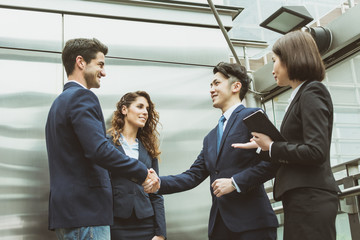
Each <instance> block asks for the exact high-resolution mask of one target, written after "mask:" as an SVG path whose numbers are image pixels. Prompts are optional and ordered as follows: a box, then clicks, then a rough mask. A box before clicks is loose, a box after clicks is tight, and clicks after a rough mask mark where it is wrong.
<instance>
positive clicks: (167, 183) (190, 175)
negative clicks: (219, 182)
mask: <svg viewBox="0 0 360 240" xmlns="http://www.w3.org/2000/svg"><path fill="white" fill-rule="evenodd" d="M208 176H209V172H208V171H207V169H206V166H205V161H204V154H203V150H202V151H201V152H200V154H199V156H198V157H197V159H196V160H195V162H194V163H193V164H192V165H191V167H190V168H189V169H188V170H187V171H185V172H183V173H181V174H178V175H169V176H162V177H160V179H161V186H160V190H159V193H160V194H171V193H177V192H183V191H186V190H190V189H192V188H194V187H196V186H198V185H199V184H200V183H202V182H203V181H204V180H205V179H206V178H207V177H208Z"/></svg>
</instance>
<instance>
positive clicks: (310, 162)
mask: <svg viewBox="0 0 360 240" xmlns="http://www.w3.org/2000/svg"><path fill="white" fill-rule="evenodd" d="M332 127H333V105H332V101H331V97H330V93H329V92H328V90H327V89H326V87H325V86H324V85H323V84H322V83H321V82H318V81H311V82H309V81H307V82H305V83H304V84H303V85H302V86H301V87H300V89H299V91H298V92H297V94H296V96H295V97H294V99H293V101H292V102H291V104H290V106H289V108H288V110H287V112H286V114H285V116H284V119H283V122H282V124H281V128H280V132H281V133H282V135H283V136H284V137H285V138H286V139H287V142H274V143H273V145H272V149H271V161H272V162H276V163H280V164H281V165H280V168H279V170H278V172H277V174H276V177H275V185H274V197H275V199H276V200H280V199H281V196H282V195H283V194H284V193H285V192H286V191H288V190H291V189H295V188H300V187H310V188H319V189H323V190H327V191H332V192H339V191H340V190H339V188H338V186H337V184H336V183H335V179H334V176H333V173H332V171H331V166H330V144H331V134H332Z"/></svg>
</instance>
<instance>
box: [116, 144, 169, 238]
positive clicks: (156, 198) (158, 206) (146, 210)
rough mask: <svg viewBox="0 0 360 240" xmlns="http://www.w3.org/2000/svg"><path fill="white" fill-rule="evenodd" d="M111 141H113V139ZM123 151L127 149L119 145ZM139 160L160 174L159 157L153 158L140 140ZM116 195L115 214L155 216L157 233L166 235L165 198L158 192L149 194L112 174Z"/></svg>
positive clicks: (125, 216) (122, 216)
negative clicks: (133, 213)
mask: <svg viewBox="0 0 360 240" xmlns="http://www.w3.org/2000/svg"><path fill="white" fill-rule="evenodd" d="M111 142H113V141H112V140H111ZM116 147H117V149H119V150H120V151H121V152H122V153H124V154H125V151H124V149H123V147H122V146H119V145H117V146H116ZM139 161H141V162H142V163H144V164H145V165H146V167H147V168H153V169H154V170H155V172H156V173H157V174H159V163H158V159H157V158H151V156H150V155H149V153H148V152H147V151H146V149H145V147H144V145H143V144H142V143H141V142H140V141H139ZM111 182H112V187H113V197H114V216H115V217H119V218H125V219H126V218H129V217H130V216H131V214H132V212H135V215H136V217H137V218H138V219H144V218H148V217H151V216H154V219H155V235H156V236H164V237H166V223H165V210H164V198H163V197H162V196H161V195H160V194H157V193H151V194H147V193H146V192H145V191H144V188H143V187H142V186H140V185H138V184H136V183H134V182H132V181H130V180H128V179H126V178H124V177H122V176H119V175H114V174H112V175H111Z"/></svg>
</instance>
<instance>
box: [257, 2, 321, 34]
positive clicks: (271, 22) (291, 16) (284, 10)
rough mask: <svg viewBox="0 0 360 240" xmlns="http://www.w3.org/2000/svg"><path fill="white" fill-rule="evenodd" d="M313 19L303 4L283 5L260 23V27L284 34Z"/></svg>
mask: <svg viewBox="0 0 360 240" xmlns="http://www.w3.org/2000/svg"><path fill="white" fill-rule="evenodd" d="M312 20H314V19H313V18H312V16H311V15H310V13H309V12H308V11H307V10H306V8H305V7H304V6H283V7H281V8H280V9H279V10H277V11H276V12H275V13H273V14H272V15H271V16H270V17H268V18H267V19H265V21H263V22H262V23H260V26H261V27H264V28H267V29H270V30H272V31H275V32H278V33H281V34H286V33H288V32H291V31H293V30H296V29H300V28H302V27H304V26H305V25H306V24H308V23H309V22H311V21H312Z"/></svg>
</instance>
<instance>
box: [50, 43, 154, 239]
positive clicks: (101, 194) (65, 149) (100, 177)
mask: <svg viewBox="0 0 360 240" xmlns="http://www.w3.org/2000/svg"><path fill="white" fill-rule="evenodd" d="M107 51H108V48H107V47H106V46H105V45H104V44H102V43H101V42H100V41H98V40H97V39H83V38H78V39H72V40H69V41H67V43H66V46H65V47H64V50H63V53H62V60H63V64H64V67H65V70H66V74H67V77H68V80H69V81H68V82H67V83H66V84H65V86H64V90H63V92H62V93H61V94H60V95H59V96H58V97H57V98H56V99H55V101H54V103H53V104H52V106H51V109H50V111H49V115H48V119H47V123H46V129H45V130H46V145H47V152H48V160H49V170H50V196H49V229H51V230H55V232H56V235H57V237H58V239H97V240H107V239H110V225H112V224H113V213H112V207H113V204H112V190H111V183H110V178H109V173H108V170H111V172H112V173H113V174H119V175H120V176H122V177H125V178H127V179H130V180H131V181H133V182H136V183H138V184H142V183H143V182H145V180H146V181H147V182H148V181H149V182H152V183H153V184H158V178H157V176H155V174H151V173H149V170H148V169H147V168H146V166H145V165H144V164H143V163H142V162H140V161H137V160H135V159H132V158H129V157H128V156H126V155H124V154H123V153H121V152H120V151H119V150H117V149H116V148H115V147H114V146H113V145H112V144H111V143H110V142H109V141H108V140H107V138H106V133H105V124H104V118H103V114H102V110H101V107H100V103H99V100H98V98H97V97H96V95H95V94H94V93H93V92H92V91H90V90H89V89H91V88H99V87H100V79H101V78H102V77H105V69H104V65H105V55H106V54H107ZM155 189H156V187H155Z"/></svg>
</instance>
